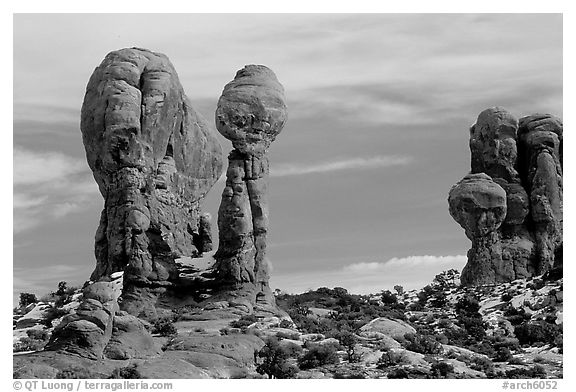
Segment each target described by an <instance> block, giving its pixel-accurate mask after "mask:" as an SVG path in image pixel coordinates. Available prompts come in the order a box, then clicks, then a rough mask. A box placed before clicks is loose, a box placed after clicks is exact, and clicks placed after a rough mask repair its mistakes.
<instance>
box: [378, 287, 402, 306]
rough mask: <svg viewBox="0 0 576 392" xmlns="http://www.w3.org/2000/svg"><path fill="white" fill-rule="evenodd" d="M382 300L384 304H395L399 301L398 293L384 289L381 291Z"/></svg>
mask: <svg viewBox="0 0 576 392" xmlns="http://www.w3.org/2000/svg"><path fill="white" fill-rule="evenodd" d="M380 297H381V298H380V300H381V301H382V302H383V303H384V304H388V305H391V304H395V303H397V302H398V297H396V294H392V292H390V290H383V291H382V292H381V293H380Z"/></svg>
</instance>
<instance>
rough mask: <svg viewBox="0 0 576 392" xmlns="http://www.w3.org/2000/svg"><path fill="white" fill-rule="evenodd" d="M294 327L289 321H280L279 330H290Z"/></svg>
mask: <svg viewBox="0 0 576 392" xmlns="http://www.w3.org/2000/svg"><path fill="white" fill-rule="evenodd" d="M293 325H294V323H293V322H292V321H290V320H282V321H280V325H279V327H280V328H292V326H293Z"/></svg>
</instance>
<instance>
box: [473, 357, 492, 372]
mask: <svg viewBox="0 0 576 392" xmlns="http://www.w3.org/2000/svg"><path fill="white" fill-rule="evenodd" d="M470 368H471V369H473V370H478V371H480V372H484V373H485V374H486V375H488V374H489V373H493V372H494V364H493V363H492V361H491V360H490V359H488V358H486V357H480V356H477V355H476V356H474V357H472V363H471V364H470Z"/></svg>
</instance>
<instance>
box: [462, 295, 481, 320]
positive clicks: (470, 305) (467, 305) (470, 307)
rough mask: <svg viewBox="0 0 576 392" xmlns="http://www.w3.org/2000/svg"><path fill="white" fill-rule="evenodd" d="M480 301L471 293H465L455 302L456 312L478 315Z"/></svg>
mask: <svg viewBox="0 0 576 392" xmlns="http://www.w3.org/2000/svg"><path fill="white" fill-rule="evenodd" d="M479 310H480V303H479V302H478V298H477V297H476V296H474V295H471V294H466V295H465V296H463V297H462V298H460V299H459V300H458V302H457V303H456V313H458V314H459V315H466V316H472V315H474V316H476V315H479V314H478V311H479Z"/></svg>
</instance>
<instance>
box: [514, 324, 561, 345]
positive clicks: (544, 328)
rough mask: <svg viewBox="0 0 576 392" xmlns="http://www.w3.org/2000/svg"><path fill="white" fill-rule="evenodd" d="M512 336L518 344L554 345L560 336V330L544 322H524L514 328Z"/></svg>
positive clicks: (554, 325)
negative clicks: (513, 335)
mask: <svg viewBox="0 0 576 392" xmlns="http://www.w3.org/2000/svg"><path fill="white" fill-rule="evenodd" d="M514 334H515V335H516V337H517V338H518V341H519V342H520V344H530V345H532V344H534V343H538V342H541V343H549V344H554V342H556V339H557V338H558V336H561V335H562V328H561V327H559V326H558V325H556V324H549V323H547V322H545V321H529V322H524V323H522V324H520V325H518V326H516V327H515V328H514Z"/></svg>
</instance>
